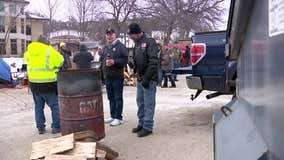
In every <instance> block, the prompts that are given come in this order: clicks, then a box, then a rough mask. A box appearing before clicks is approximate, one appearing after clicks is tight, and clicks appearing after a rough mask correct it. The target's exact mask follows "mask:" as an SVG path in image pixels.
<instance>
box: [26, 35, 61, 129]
mask: <svg viewBox="0 0 284 160" xmlns="http://www.w3.org/2000/svg"><path fill="white" fill-rule="evenodd" d="M24 60H25V62H26V63H27V71H28V78H29V86H30V88H31V92H32V95H33V99H34V103H35V120H36V127H37V129H38V133H39V134H43V133H44V132H45V131H46V129H45V127H46V125H45V115H44V106H45V104H47V105H48V106H49V107H50V108H51V112H52V124H51V127H52V133H53V134H56V133H59V132H60V115H59V105H58V96H57V72H58V69H59V68H60V67H61V66H62V64H63V62H64V58H63V56H62V55H61V54H60V53H59V52H58V51H56V50H55V49H54V48H52V47H51V46H50V45H49V41H48V40H47V38H46V37H44V36H40V37H39V38H38V41H37V42H32V43H31V44H29V46H28V48H27V51H26V52H25V53H24Z"/></svg>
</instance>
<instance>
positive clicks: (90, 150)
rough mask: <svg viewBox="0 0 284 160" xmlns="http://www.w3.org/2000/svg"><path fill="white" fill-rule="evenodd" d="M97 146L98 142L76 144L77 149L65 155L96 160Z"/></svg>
mask: <svg viewBox="0 0 284 160" xmlns="http://www.w3.org/2000/svg"><path fill="white" fill-rule="evenodd" d="M96 145H97V144H96V142H75V148H74V149H72V150H70V151H68V152H66V153H65V154H66V155H73V156H85V157H87V158H96Z"/></svg>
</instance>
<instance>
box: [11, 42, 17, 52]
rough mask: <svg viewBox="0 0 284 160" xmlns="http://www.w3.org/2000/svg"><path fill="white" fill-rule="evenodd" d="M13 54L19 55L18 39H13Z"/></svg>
mask: <svg viewBox="0 0 284 160" xmlns="http://www.w3.org/2000/svg"><path fill="white" fill-rule="evenodd" d="M11 54H12V55H17V54H18V50H17V39H11Z"/></svg>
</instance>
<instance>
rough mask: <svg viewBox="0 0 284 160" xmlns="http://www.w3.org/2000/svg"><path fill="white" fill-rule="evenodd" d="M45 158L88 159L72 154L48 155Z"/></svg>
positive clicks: (47, 159)
mask: <svg viewBox="0 0 284 160" xmlns="http://www.w3.org/2000/svg"><path fill="white" fill-rule="evenodd" d="M44 160H87V157H84V156H70V155H48V156H46V157H45V159H44Z"/></svg>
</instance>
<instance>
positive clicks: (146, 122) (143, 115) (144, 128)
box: [128, 23, 159, 137]
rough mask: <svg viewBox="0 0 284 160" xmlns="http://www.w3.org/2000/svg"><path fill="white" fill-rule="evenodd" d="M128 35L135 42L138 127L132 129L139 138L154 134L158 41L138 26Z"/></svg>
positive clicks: (132, 28)
mask: <svg viewBox="0 0 284 160" xmlns="http://www.w3.org/2000/svg"><path fill="white" fill-rule="evenodd" d="M128 35H129V37H130V38H131V39H132V40H134V42H135V47H134V64H132V65H131V64H130V66H133V67H134V70H135V72H136V74H137V81H138V82H137V97H136V102H137V106H138V112H137V116H138V119H139V121H138V125H137V127H136V128H133V129H132V132H133V133H137V136H138V137H145V136H148V135H150V134H151V133H152V130H153V125H154V113H155V106H156V86H157V83H158V64H159V59H158V52H159V48H158V45H157V43H156V41H155V40H154V39H153V38H150V37H149V36H148V35H147V34H146V33H144V32H142V31H141V28H140V26H139V25H138V24H136V23H132V24H130V25H129V26H128Z"/></svg>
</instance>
